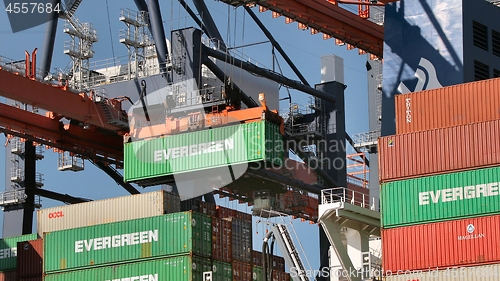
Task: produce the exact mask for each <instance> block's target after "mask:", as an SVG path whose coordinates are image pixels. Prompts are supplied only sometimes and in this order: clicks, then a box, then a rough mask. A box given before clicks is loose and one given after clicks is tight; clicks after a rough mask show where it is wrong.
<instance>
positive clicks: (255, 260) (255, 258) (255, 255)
mask: <svg viewBox="0 0 500 281" xmlns="http://www.w3.org/2000/svg"><path fill="white" fill-rule="evenodd" d="M252 264H253V265H254V266H262V265H263V264H262V252H259V251H255V250H252Z"/></svg>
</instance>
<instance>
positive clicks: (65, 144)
mask: <svg viewBox="0 0 500 281" xmlns="http://www.w3.org/2000/svg"><path fill="white" fill-rule="evenodd" d="M0 131H1V132H4V133H6V134H11V135H15V136H18V137H21V138H25V139H29V140H32V141H35V142H37V143H40V144H45V145H47V146H50V147H53V148H57V149H59V150H64V151H70V152H74V153H76V154H81V155H84V156H87V157H89V158H91V159H96V158H100V159H108V160H110V161H108V162H110V163H119V162H121V161H122V160H123V138H122V137H121V136H119V135H118V134H114V135H111V134H104V133H101V132H99V131H97V130H91V129H87V130H85V129H83V128H82V127H78V126H74V125H69V124H66V125H65V124H63V123H62V122H60V121H58V120H56V119H51V118H48V117H45V116H42V115H38V114H35V113H31V112H29V111H26V110H22V109H18V108H16V107H12V106H9V105H6V104H0ZM113 160H114V161H113Z"/></svg>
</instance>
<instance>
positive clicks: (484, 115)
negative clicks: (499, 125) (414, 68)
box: [395, 78, 500, 134]
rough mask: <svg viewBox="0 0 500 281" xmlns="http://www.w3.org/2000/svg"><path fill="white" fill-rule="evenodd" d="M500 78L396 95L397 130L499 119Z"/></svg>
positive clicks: (432, 127)
mask: <svg viewBox="0 0 500 281" xmlns="http://www.w3.org/2000/svg"><path fill="white" fill-rule="evenodd" d="M499 89H500V78H495V79H488V80H482V81H477V82H471V83H465V84H459V85H454V86H448V87H443V88H437V89H432V90H426V91H422V92H415V93H409V94H401V95H396V97H395V99H396V133H397V134H404V133H411V132H418V131H427V130H431V129H437V128H445V127H452V126H458V125H465V124H470V123H476V122H483V121H491V120H495V119H500V93H499Z"/></svg>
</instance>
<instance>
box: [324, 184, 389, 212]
mask: <svg viewBox="0 0 500 281" xmlns="http://www.w3.org/2000/svg"><path fill="white" fill-rule="evenodd" d="M331 203H349V204H351V205H355V206H360V207H362V208H366V209H370V210H372V211H377V212H380V207H379V206H380V199H379V198H377V197H374V196H370V195H368V194H365V193H362V192H359V191H355V190H351V189H348V188H345V187H334V188H329V189H324V190H322V191H321V204H331Z"/></svg>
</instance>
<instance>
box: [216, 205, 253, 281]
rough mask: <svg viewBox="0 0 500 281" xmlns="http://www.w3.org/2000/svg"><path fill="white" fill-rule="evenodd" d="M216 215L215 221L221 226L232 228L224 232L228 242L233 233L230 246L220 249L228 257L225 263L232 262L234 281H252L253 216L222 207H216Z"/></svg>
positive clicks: (222, 246) (221, 246)
mask: <svg viewBox="0 0 500 281" xmlns="http://www.w3.org/2000/svg"><path fill="white" fill-rule="evenodd" d="M216 213H217V217H216V218H215V221H217V222H220V224H221V226H223V225H225V226H226V227H228V228H229V227H231V229H230V230H229V229H225V230H223V231H222V232H225V234H226V239H227V240H229V233H231V238H230V241H229V242H230V244H229V246H227V245H219V246H218V247H220V248H221V251H224V253H223V255H224V256H225V257H227V258H226V259H225V261H227V262H231V266H232V270H233V281H252V242H253V241H252V215H250V214H247V213H243V212H239V211H237V210H233V209H229V208H226V207H222V206H217V207H216ZM224 248H225V249H224ZM229 251H230V252H229ZM229 256H230V258H229Z"/></svg>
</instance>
